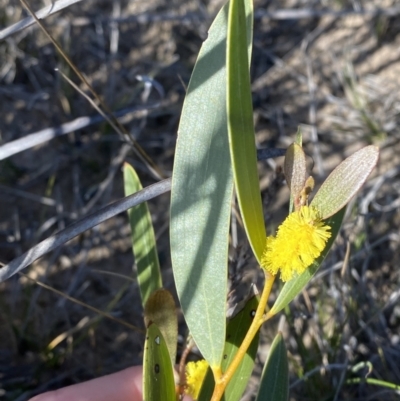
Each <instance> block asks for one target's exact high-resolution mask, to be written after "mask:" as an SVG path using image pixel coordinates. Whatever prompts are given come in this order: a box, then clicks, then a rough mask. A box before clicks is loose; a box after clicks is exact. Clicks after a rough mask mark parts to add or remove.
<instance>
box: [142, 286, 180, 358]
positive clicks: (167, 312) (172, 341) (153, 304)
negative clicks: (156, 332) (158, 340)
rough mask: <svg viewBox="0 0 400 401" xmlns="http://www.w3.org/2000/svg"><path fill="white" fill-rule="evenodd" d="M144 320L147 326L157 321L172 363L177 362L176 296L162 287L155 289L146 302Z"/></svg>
mask: <svg viewBox="0 0 400 401" xmlns="http://www.w3.org/2000/svg"><path fill="white" fill-rule="evenodd" d="M144 321H145V324H146V327H148V326H149V325H150V324H151V323H155V324H156V325H157V327H158V328H159V329H160V331H161V333H162V334H163V337H164V339H165V342H166V344H167V348H168V351H169V355H170V357H171V364H172V365H175V363H176V346H177V343H178V317H177V314H176V307H175V302H174V298H173V297H172V295H171V293H170V292H169V291H168V290H166V289H164V288H160V289H159V290H156V291H154V292H153V293H152V294H151V295H150V297H149V299H148V300H147V302H146V306H145V308H144Z"/></svg>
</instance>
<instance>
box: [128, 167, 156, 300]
mask: <svg viewBox="0 0 400 401" xmlns="http://www.w3.org/2000/svg"><path fill="white" fill-rule="evenodd" d="M123 172H124V188H125V195H126V196H128V195H131V194H133V193H135V192H138V191H140V190H141V189H142V184H141V183H140V180H139V177H138V175H137V174H136V171H135V170H134V168H133V167H132V166H131V165H130V164H128V163H125V164H124V169H123ZM128 216H129V223H130V226H131V232H132V250H133V254H134V256H135V262H136V266H137V275H138V283H139V289H140V295H141V298H142V304H143V306H144V305H145V304H146V302H147V300H148V298H149V296H150V294H151V293H152V292H153V291H155V290H156V289H158V288H161V287H162V279H161V272H160V264H159V261H158V254H157V246H156V239H155V236H154V229H153V223H152V220H151V215H150V212H149V208H148V206H147V203H142V204H140V205H138V206H135V207H133V208H131V209H129V210H128Z"/></svg>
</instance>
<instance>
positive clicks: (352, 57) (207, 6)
mask: <svg viewBox="0 0 400 401" xmlns="http://www.w3.org/2000/svg"><path fill="white" fill-rule="evenodd" d="M39 3H40V4H39ZM49 4H50V1H46V2H45V1H43V2H36V3H35V4H34V5H33V4H32V6H34V7H35V9H40V8H42V7H44V6H46V5H49ZM222 4H223V2H221V1H217V0H207V1H206V0H187V1H182V0H170V1H165V0H164V1H163V0H148V1H146V2H138V1H133V0H130V1H127V0H113V1H106V0H98V1H93V0H86V1H85V2H79V3H77V4H75V5H72V6H70V7H68V8H66V9H65V10H63V11H61V12H59V13H57V14H55V15H53V16H50V17H47V18H45V19H44V22H45V24H46V26H47V27H48V29H49V31H50V32H51V34H52V35H54V37H55V38H56V39H57V40H58V41H59V43H60V44H61V46H62V48H63V49H64V51H65V52H66V53H67V54H68V55H69V56H70V57H71V59H72V60H73V61H74V62H75V63H76V64H77V66H78V67H79V69H80V70H81V71H82V72H83V73H84V74H85V76H86V77H87V79H88V80H89V82H90V83H91V84H92V85H93V87H94V88H95V89H96V91H97V92H98V93H99V95H101V96H102V97H103V98H104V99H105V101H106V102H107V104H108V105H109V106H110V107H111V108H112V110H114V111H118V110H121V109H124V108H127V107H141V108H145V112H141V113H137V112H136V113H134V112H130V113H125V115H124V117H123V120H122V122H123V124H124V126H125V127H126V129H127V130H128V132H129V133H130V135H132V137H133V138H135V140H137V141H138V143H139V144H140V146H141V147H142V148H143V149H144V150H145V151H146V152H147V153H148V155H149V156H150V157H151V158H152V160H153V161H154V162H155V164H156V165H157V166H158V167H159V169H160V170H161V171H162V172H163V174H164V175H165V176H170V175H171V174H172V164H173V156H174V147H175V142H176V133H177V127H178V123H179V115H180V110H181V107H182V102H183V99H184V95H185V88H186V86H187V84H188V81H189V78H190V74H191V71H192V68H193V65H194V62H195V60H196V55H197V53H198V51H199V48H200V46H201V43H202V41H203V40H204V39H205V38H206V36H207V29H208V27H209V26H210V24H211V22H212V19H213V17H214V16H215V15H216V12H217V11H218V10H219V8H220V7H221V5H222ZM305 9H306V10H309V12H308V15H307V16H304V15H303V14H302V13H301V11H302V10H305ZM289 12H290V13H291V14H290V15H289ZM285 13H286V14H285ZM25 16H27V13H26V11H24V10H23V9H22V8H21V5H20V3H19V2H18V1H16V0H0V31H1V29H3V28H5V27H7V26H10V25H11V24H13V23H14V22H17V21H19V20H20V19H22V18H23V17H25ZM255 16H256V18H255V30H254V50H253V60H252V67H251V74H252V82H253V100H254V120H255V125H256V132H257V146H259V147H260V148H263V147H281V148H282V147H287V146H288V145H289V144H290V143H291V142H293V140H294V137H295V133H296V131H297V129H298V127H299V126H300V128H301V130H302V132H303V142H304V148H305V150H306V152H307V155H308V165H309V169H310V171H311V169H312V174H313V176H314V177H315V179H316V181H317V184H319V183H321V182H322V181H323V179H324V178H325V177H326V176H327V174H328V173H329V172H330V171H331V170H332V169H333V168H334V167H335V166H336V165H337V164H338V163H339V162H340V161H341V160H343V159H344V158H345V157H347V156H348V155H350V154H351V153H353V152H354V151H355V150H357V149H360V148H361V147H363V146H365V145H368V144H371V143H374V144H376V145H378V146H379V147H380V150H381V156H380V161H379V164H378V166H377V168H376V169H375V171H374V172H373V174H372V175H371V177H370V179H369V180H368V182H367V183H366V185H365V186H364V187H363V188H362V190H361V191H360V192H359V193H358V195H357V197H356V199H354V200H353V201H352V203H351V205H350V207H349V208H348V213H347V216H346V219H345V223H344V225H343V228H342V230H341V233H340V235H339V237H338V239H337V241H336V244H335V246H334V248H333V250H332V251H331V253H330V256H329V257H328V258H327V260H326V262H325V263H324V265H323V267H322V268H321V270H320V271H319V273H318V274H317V276H316V277H315V278H314V279H313V280H312V282H311V283H310V285H309V286H308V289H307V292H303V294H302V295H301V296H299V297H298V298H297V299H296V300H295V301H294V302H293V303H292V304H291V306H290V308H288V309H287V310H286V311H285V313H284V314H283V317H284V319H285V321H284V322H283V323H281V327H283V328H284V336H285V341H286V344H287V347H288V351H289V359H290V367H291V377H290V382H291V391H290V394H291V399H293V400H321V399H324V400H328V399H329V400H330V399H332V400H396V399H398V398H399V395H398V391H397V392H396V391H395V390H393V389H389V388H384V387H381V386H372V385H368V384H365V383H358V384H348V383H346V378H348V377H362V378H364V377H365V375H366V373H367V368H366V367H365V366H364V367H363V368H362V369H361V370H359V371H358V372H355V373H349V369H351V368H352V367H354V366H356V365H357V364H358V363H366V362H368V363H371V364H372V365H373V371H372V373H371V375H370V377H372V378H375V379H379V380H382V381H385V382H388V383H393V384H397V385H398V386H399V385H400V306H399V301H398V300H399V297H400V289H399V288H400V287H399V284H400V275H399V265H400V251H399V249H400V244H399V242H400V237H399V226H400V202H399V199H400V180H399V177H400V128H399V124H398V121H399V119H400V118H399V111H400V80H399V78H398V77H399V76H400V7H399V6H398V4H397V2H396V1H395V0H380V1H378V0H340V1H336V2H328V1H325V0H283V1H278V0H259V1H258V0H257V1H255ZM55 68H58V69H59V70H60V71H62V72H63V73H64V74H66V75H67V76H69V77H70V78H71V79H72V80H73V81H74V82H76V83H77V85H78V86H79V87H81V88H82V89H83V90H85V89H84V86H83V85H81V84H80V83H79V81H78V80H77V78H76V77H75V76H74V74H73V72H72V71H71V70H70V69H69V68H68V66H67V65H66V63H65V61H64V60H63V59H62V57H61V56H60V55H59V54H58V53H57V52H56V51H55V49H54V47H53V45H52V44H51V43H50V42H49V40H48V39H47V38H46V36H45V35H44V34H43V32H42V31H40V29H38V27H37V26H35V25H34V26H32V27H30V28H27V29H24V30H22V31H20V32H17V33H15V34H13V35H11V36H9V37H8V38H7V39H5V40H3V41H1V42H0V116H1V118H0V144H5V143H8V142H10V141H13V140H16V139H18V138H22V137H24V136H26V135H28V134H31V133H34V132H37V131H40V130H42V129H45V128H50V127H58V126H60V125H61V124H64V123H67V122H70V121H73V120H75V119H76V118H78V117H82V116H94V115H96V112H95V110H94V109H93V107H92V106H91V105H90V104H89V103H88V101H87V100H86V99H85V98H84V97H83V96H82V95H81V94H80V93H78V92H77V91H76V90H75V89H73V88H72V87H71V86H70V85H69V84H68V83H67V82H66V81H65V80H64V79H63V78H62V76H61V75H60V73H58V72H56V71H55ZM138 77H139V79H138ZM146 80H147V81H148V82H152V86H151V90H150V93H147V92H146V91H147V89H146V88H147V87H146V85H144V81H146ZM123 152H124V150H123V143H122V141H121V139H120V137H119V136H118V135H117V134H116V133H115V132H114V131H113V130H112V128H111V127H110V126H109V125H108V124H105V123H98V124H95V125H91V126H88V127H85V128H83V129H79V130H75V131H73V132H71V133H69V134H68V135H64V136H61V137H59V138H56V139H53V140H51V141H49V142H46V143H44V144H42V145H39V146H36V147H34V148H30V149H28V150H26V151H24V152H21V153H18V154H16V155H14V156H12V157H10V158H7V159H6V160H3V161H0V261H1V262H3V263H8V262H9V261H11V260H12V259H13V258H15V257H17V256H18V255H20V254H22V253H23V252H25V251H26V250H28V249H30V248H31V247H32V246H33V245H35V244H36V243H38V242H39V241H41V240H43V239H45V238H47V237H48V236H50V235H51V234H53V233H54V232H56V231H57V230H60V229H62V228H64V227H66V226H68V225H69V224H71V223H73V222H74V221H76V220H78V219H79V218H81V217H82V216H84V215H86V214H87V213H89V212H92V211H95V210H97V209H99V208H101V207H102V206H104V205H106V204H108V203H110V202H111V201H113V200H116V199H119V198H121V197H122V196H123V182H122V174H121V170H120V168H119V167H118V168H115V167H113V166H115V163H117V166H119V165H120V164H118V160H119V159H121V158H122V159H124V160H126V161H128V162H129V163H131V164H132V165H133V166H134V167H135V168H136V169H137V171H138V172H139V174H140V177H141V180H142V183H143V186H146V185H149V184H151V183H153V182H154V178H153V177H152V176H151V174H149V170H148V169H147V167H146V166H145V165H144V164H143V163H142V162H140V161H139V160H138V159H137V157H135V155H134V153H133V152H132V151H129V152H128V153H127V154H125V153H123ZM282 162H283V159H282V158H277V159H275V160H270V161H269V162H268V163H267V162H262V163H260V165H259V170H260V179H261V187H262V191H263V192H262V196H263V201H264V209H265V216H266V221H267V228H268V231H270V232H272V231H273V229H274V228H276V226H277V225H278V224H279V223H280V222H281V221H282V219H283V218H284V217H285V215H286V214H287V210H288V190H287V189H286V187H285V185H284V182H283V180H282V176H281V175H280V174H279V167H280V166H282ZM32 195H34V197H32ZM149 207H150V210H151V213H152V217H153V222H154V226H155V231H156V236H157V243H158V252H159V257H160V261H161V265H162V272H163V279H164V284H165V286H166V287H167V288H168V289H170V290H171V291H172V292H174V285H173V279H172V272H171V261H170V256H169V240H168V218H169V194H165V195H163V196H161V197H159V198H157V199H155V200H152V201H151V202H149ZM235 252H236V253H235ZM240 252H241V254H240V255H241V257H243V258H244V263H243V266H242V267H241V269H240V270H238V269H234V268H232V269H231V281H232V290H234V296H232V297H231V298H230V300H229V302H230V304H234V303H235V302H240V301H241V300H242V298H243V297H244V296H245V294H246V293H247V292H248V291H249V287H250V285H251V283H258V282H259V279H260V274H259V270H258V267H257V266H256V264H255V262H254V260H253V259H252V258H251V257H250V251H249V249H248V246H247V244H246V243H245V241H244V237H243V236H242V237H241V240H240ZM232 253H233V255H236V256H237V255H238V254H239V250H236V251H232ZM243 255H244V256H243ZM133 266H134V261H133V257H132V251H131V240H130V229H129V225H128V221H127V217H126V216H125V215H119V216H117V217H115V218H112V219H110V220H108V221H106V222H105V223H103V224H101V225H99V226H97V227H96V228H95V229H93V230H90V231H89V232H86V233H85V234H84V235H81V236H80V237H78V238H76V239H74V240H72V241H70V242H69V243H68V244H66V245H65V246H63V247H62V248H59V249H57V250H56V251H54V252H52V253H51V254H50V255H47V256H45V257H43V258H41V259H40V260H39V261H37V262H35V263H34V264H33V265H32V266H30V267H29V268H28V269H26V270H25V273H26V274H28V275H29V277H31V278H33V279H35V280H40V281H41V282H44V283H46V284H47V285H49V286H51V287H53V288H54V289H57V290H58V291H61V292H63V293H65V294H68V295H70V296H72V297H74V298H77V299H79V300H80V301H81V302H84V303H86V304H89V305H91V306H93V307H96V308H98V309H100V310H107V311H109V312H110V313H112V315H113V316H115V317H118V318H120V319H123V320H125V321H127V322H129V323H131V324H133V325H135V326H138V327H140V328H143V318H142V309H141V306H140V299H139V294H138V286H137V284H136V283H135V282H133V283H132V282H131V281H128V280H127V279H126V278H124V277H122V276H120V277H118V276H115V275H109V274H107V273H110V272H112V273H118V274H120V275H124V276H131V275H132V268H133ZM0 289H1V296H0V302H1V304H0V305H1V307H0V397H2V399H4V400H18V401H24V400H28V399H29V398H30V397H32V396H33V395H35V394H37V393H40V392H44V391H47V390H50V389H55V388H59V387H62V386H65V385H68V384H72V383H78V382H82V381H84V380H87V379H90V378H93V377H98V376H101V375H104V374H107V373H111V372H115V371H118V370H121V369H123V368H125V367H128V366H131V365H136V364H141V358H142V351H143V340H144V337H143V334H141V333H140V332H137V331H132V330H129V329H127V328H126V327H124V326H122V325H120V324H118V323H115V322H114V321H111V320H108V319H106V318H103V317H101V316H99V315H97V314H95V313H94V312H92V311H90V310H88V309H87V308H85V307H84V306H82V305H79V304H76V303H74V302H70V301H68V300H66V299H64V298H63V297H62V296H60V295H59V294H56V293H54V292H52V291H49V290H47V289H44V288H42V287H40V286H37V285H36V284H34V283H33V282H32V281H31V280H29V279H28V278H26V277H22V276H15V277H13V278H12V279H10V280H8V281H7V282H5V283H2V284H0ZM180 319H181V322H182V318H180ZM277 326H278V320H276V321H273V322H272V325H271V326H269V327H266V328H265V329H264V333H263V334H264V336H263V342H262V345H261V347H260V356H259V360H258V361H257V367H256V369H255V374H254V377H253V379H252V382H251V384H250V386H249V388H248V390H247V391H246V393H245V395H244V398H243V399H244V400H251V399H254V391H255V388H256V386H257V380H258V377H259V374H260V371H261V368H262V362H263V361H264V360H265V357H266V355H267V351H268V346H269V344H270V342H271V340H272V338H273V336H274V334H275V332H276V327H277ZM185 333H186V332H185V328H184V326H183V324H182V325H181V336H182V338H181V345H182V342H183V337H184V336H185Z"/></svg>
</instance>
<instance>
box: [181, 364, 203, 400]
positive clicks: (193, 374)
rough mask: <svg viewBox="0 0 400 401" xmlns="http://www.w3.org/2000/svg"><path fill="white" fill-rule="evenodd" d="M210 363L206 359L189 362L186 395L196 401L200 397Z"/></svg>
mask: <svg viewBox="0 0 400 401" xmlns="http://www.w3.org/2000/svg"><path fill="white" fill-rule="evenodd" d="M207 368H208V362H207V361H205V360H204V359H202V360H200V361H197V362H189V363H188V364H187V365H186V387H185V393H186V394H188V395H190V396H191V397H192V398H193V399H194V400H197V397H198V396H199V393H200V389H201V385H202V384H203V380H204V378H205V376H206V373H207Z"/></svg>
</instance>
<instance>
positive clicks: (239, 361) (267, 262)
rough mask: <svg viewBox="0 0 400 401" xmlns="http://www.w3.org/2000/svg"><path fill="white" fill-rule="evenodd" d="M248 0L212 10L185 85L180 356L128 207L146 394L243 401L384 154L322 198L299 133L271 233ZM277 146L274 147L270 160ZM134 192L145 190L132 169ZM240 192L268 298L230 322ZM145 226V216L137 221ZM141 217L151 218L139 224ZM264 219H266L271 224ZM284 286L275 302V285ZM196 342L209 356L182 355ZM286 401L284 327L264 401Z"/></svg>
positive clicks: (145, 244) (368, 158) (144, 237)
mask: <svg viewBox="0 0 400 401" xmlns="http://www.w3.org/2000/svg"><path fill="white" fill-rule="evenodd" d="M252 24H253V8H252V2H251V0H230V2H229V3H228V4H226V5H225V6H224V7H223V8H222V10H221V11H220V13H219V14H218V15H217V17H216V18H215V21H214V22H213V24H212V26H211V28H210V30H209V35H208V38H207V40H206V41H205V42H204V43H203V46H202V48H201V50H200V53H199V56H198V59H197V63H196V65H195V68H194V70H193V74H192V77H191V80H190V83H189V86H188V90H187V94H186V98H185V102H184V106H183V110H182V115H181V119H180V125H179V132H178V141H177V147H176V154H175V162H174V168H173V177H172V189H171V220H170V240H171V257H172V269H173V273H174V280H175V285H176V289H177V294H178V297H179V301H180V307H181V309H182V312H183V315H184V318H185V322H186V324H187V326H188V328H189V331H190V341H189V342H188V346H187V348H186V349H185V350H184V351H183V352H181V354H182V357H181V360H180V363H179V368H178V369H177V371H175V372H174V366H175V363H176V353H177V333H178V332H177V319H176V311H175V305H174V302H173V300H172V296H171V295H170V294H169V293H168V292H167V291H166V290H164V289H162V283H161V278H160V277H161V275H160V274H159V263H158V259H157V253H156V252H155V249H156V244H155V239H154V234H152V229H151V224H148V223H149V221H151V219H150V216H149V214H148V210H147V209H146V208H143V207H142V208H141V209H140V207H141V206H137V207H136V208H135V209H132V210H131V211H130V216H131V225H132V230H133V234H132V236H133V238H134V241H133V252H134V254H135V256H136V261H137V265H138V269H139V285H140V288H141V294H142V301H143V305H144V310H145V323H146V327H147V334H146V344H145V351H144V375H143V377H144V400H146V401H156V400H157V401H158V400H163V401H173V400H176V399H178V398H179V397H180V396H182V395H183V394H189V395H190V396H191V397H192V398H193V399H197V400H200V401H210V400H212V401H218V400H221V399H223V400H225V401H237V400H239V399H240V397H241V396H242V394H243V391H244V390H245V388H246V386H247V383H248V381H249V379H250V376H251V374H252V369H253V366H254V360H255V357H256V353H257V346H258V337H259V329H260V327H261V325H262V324H265V323H266V322H268V321H269V320H270V319H271V317H273V316H275V315H276V314H277V313H278V312H279V311H281V310H282V309H283V308H285V307H286V306H287V305H288V304H289V303H290V302H291V301H292V300H293V299H294V298H295V297H296V295H298V294H299V293H300V292H301V291H302V290H303V289H304V287H305V285H306V284H307V283H308V282H309V280H310V279H311V278H312V276H313V275H314V274H315V272H316V271H317V270H318V268H319V267H320V265H321V263H322V261H323V260H324V258H325V257H326V255H327V253H328V252H329V250H330V248H331V246H332V244H333V242H334V240H335V238H336V236H337V234H338V232H339V229H340V226H341V223H342V220H343V217H344V213H345V208H346V204H347V203H348V202H349V201H350V199H351V198H352V197H353V196H354V195H355V193H356V192H357V191H358V190H359V188H360V187H361V185H362V184H363V183H364V182H365V181H366V179H367V178H368V176H369V174H370V173H371V171H372V169H373V168H374V166H375V165H376V163H377V160H378V154H379V151H378V148H377V147H375V146H367V147H365V148H363V149H361V150H359V151H358V152H356V153H354V154H353V155H352V156H350V157H349V158H347V159H346V160H344V161H343V162H342V163H341V164H340V165H339V166H338V167H337V168H336V169H335V170H334V171H333V172H332V173H331V174H330V175H329V177H328V178H327V179H326V180H325V182H324V183H323V184H322V185H321V187H320V188H319V190H318V191H316V193H315V195H313V191H314V180H313V178H312V177H308V176H307V169H306V156H305V154H304V151H303V149H302V146H301V136H300V135H297V138H296V141H295V142H294V143H293V144H292V145H291V146H290V147H289V148H288V149H287V151H286V155H285V162H284V172H285V177H286V181H287V184H288V186H289V189H290V193H291V200H290V210H289V213H288V216H287V218H286V219H285V220H284V221H283V222H282V223H281V225H280V226H279V227H278V229H277V231H276V233H274V234H272V235H269V236H267V234H266V228H265V221H264V216H263V213H262V204H261V195H260V190H259V177H258V173H257V150H256V146H255V132H254V126H253V108H252V98H251V90H250V76H249V60H250V58H251V47H252V46H251V43H252ZM274 154H275V153H274V152H273V151H271V157H272V156H273V155H274ZM125 183H126V188H127V192H128V193H131V192H134V191H135V190H139V189H140V183H139V182H138V177H137V175H136V174H134V172H133V170H132V168H131V167H130V166H126V167H125ZM234 191H235V194H236V198H237V202H238V205H239V209H240V213H241V218H242V221H243V227H244V230H245V232H246V235H247V238H248V241H249V244H250V246H251V249H252V250H253V253H254V256H255V259H256V260H257V262H258V263H259V266H260V268H261V269H262V270H263V272H264V275H265V282H264V287H263V289H262V292H261V294H259V295H258V294H256V295H254V296H253V297H250V299H248V300H247V302H245V305H244V307H243V308H242V309H241V310H240V311H239V312H237V313H236V314H235V316H234V317H233V318H230V319H227V318H226V299H227V293H228V284H227V266H228V248H229V230H230V217H231V207H232V205H231V200H232V195H233V193H234ZM138 222H141V223H140V224H138ZM143 224H144V225H143ZM267 224H268V222H267ZM278 277H279V278H280V279H281V280H282V281H283V282H284V285H283V287H282V288H281V290H280V292H279V295H278V297H277V299H276V300H275V302H274V303H273V305H271V306H270V307H267V303H268V299H269V296H270V293H271V289H272V286H273V283H274V281H275V279H276V278H278ZM194 344H195V345H196V346H197V348H198V349H199V351H200V353H201V354H202V357H203V359H202V360H200V361H197V362H188V363H187V362H186V358H187V355H188V354H189V353H190V350H191V348H192V347H193V346H194ZM265 399H268V400H272V401H278V400H287V399H288V362H287V357H286V349H285V345H284V341H283V338H282V335H281V334H280V333H277V335H276V338H275V340H274V342H273V344H272V346H271V349H270V352H269V356H268V360H267V362H266V364H265V367H264V370H263V374H262V378H261V382H260V386H259V390H258V396H257V400H265Z"/></svg>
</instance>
